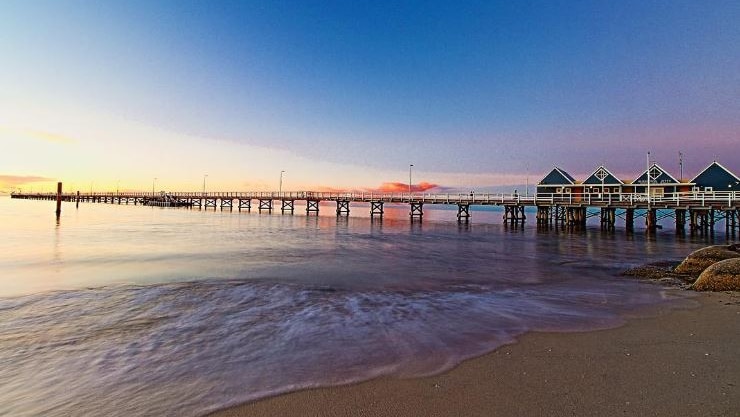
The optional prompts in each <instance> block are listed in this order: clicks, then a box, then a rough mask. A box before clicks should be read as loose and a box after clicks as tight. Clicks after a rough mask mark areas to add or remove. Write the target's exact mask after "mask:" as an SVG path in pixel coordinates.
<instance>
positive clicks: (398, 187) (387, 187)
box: [368, 182, 440, 193]
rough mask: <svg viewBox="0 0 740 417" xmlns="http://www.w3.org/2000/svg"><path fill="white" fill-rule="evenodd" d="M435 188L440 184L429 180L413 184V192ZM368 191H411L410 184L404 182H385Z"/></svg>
mask: <svg viewBox="0 0 740 417" xmlns="http://www.w3.org/2000/svg"><path fill="white" fill-rule="evenodd" d="M435 188H440V185H438V184H432V183H428V182H420V183H418V184H412V185H411V191H412V192H423V191H429V190H432V189H435ZM368 191H377V192H381V193H402V192H408V191H409V185H408V184H404V183H402V182H384V183H383V184H381V185H380V187H378V188H376V189H373V190H368Z"/></svg>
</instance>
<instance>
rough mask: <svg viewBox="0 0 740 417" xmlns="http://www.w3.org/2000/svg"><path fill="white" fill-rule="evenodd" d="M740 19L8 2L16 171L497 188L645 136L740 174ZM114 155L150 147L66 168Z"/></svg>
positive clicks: (346, 6) (612, 163) (103, 179)
mask: <svg viewBox="0 0 740 417" xmlns="http://www.w3.org/2000/svg"><path fill="white" fill-rule="evenodd" d="M739 21H740V3H738V2H724V1H713V2H700V1H693V2H691V1H665V2H655V1H613V2H606V1H604V2H592V1H569V2H557V1H547V2H544V1H543V2H526V3H519V2H503V1H502V2H496V1H487V2H464V3H463V4H460V2H434V1H427V2H377V1H373V2H327V1H324V2H310V1H296V2H276V1H270V2H183V1H178V2H163V1H157V2H151V1H127V2H104V3H102V4H90V3H88V2H73V1H69V2H67V1H65V2H34V1H23V2H12V1H10V2H8V1H6V2H3V3H2V4H0V54H2V55H1V56H3V59H2V65H0V110H2V112H0V114H2V115H0V129H4V130H0V134H2V132H3V131H4V132H5V133H4V134H2V136H0V140H3V141H4V142H6V148H8V147H9V148H10V149H11V150H13V151H15V152H14V153H15V157H10V156H8V154H7V153H6V154H5V155H6V156H5V157H0V175H7V176H13V175H15V176H39V177H48V178H64V179H67V181H70V180H71V181H76V182H80V183H85V182H87V181H88V178H89V177H92V176H95V177H98V178H99V181H100V183H101V184H102V183H106V184H108V185H110V184H111V183H112V182H113V181H114V180H115V181H124V182H126V183H128V184H130V185H129V186H130V187H134V188H135V187H141V186H142V185H141V184H144V183H147V182H149V181H150V180H149V178H151V177H155V176H159V177H163V178H164V177H166V176H168V175H169V176H170V177H171V186H172V187H175V186H188V184H191V183H198V181H196V179H197V178H201V177H202V175H203V173H205V172H208V173H209V178H211V179H212V182H213V186H214V187H216V186H219V185H220V186H221V187H224V188H234V187H236V188H239V189H244V188H245V187H257V188H267V189H269V188H274V187H272V182H274V178H273V177H275V175H276V173H279V171H280V170H281V169H285V170H286V171H287V172H288V174H291V177H289V178H290V179H291V180H292V181H294V183H293V185H294V186H295V187H300V188H310V187H313V188H316V187H322V186H323V187H329V188H363V187H366V188H369V187H374V186H377V185H379V184H380V183H381V182H390V181H398V182H403V181H405V180H404V178H407V169H408V164H410V163H413V164H414V165H415V168H416V169H417V170H418V177H419V181H421V180H424V181H428V182H431V183H436V184H441V185H443V186H446V187H453V188H454V187H461V188H469V187H479V188H480V187H486V186H493V185H504V184H516V183H521V182H522V179H523V176H524V175H525V172H527V171H529V172H531V173H532V176H533V177H537V176H538V175H540V174H544V173H545V172H546V171H547V170H549V168H550V167H552V166H553V165H558V166H562V167H565V168H566V169H568V170H569V171H571V173H573V174H574V175H578V174H588V173H589V172H590V171H592V170H593V168H595V166H597V165H598V164H601V163H606V165H607V166H608V167H610V169H611V170H612V171H614V172H615V173H618V174H623V175H626V176H630V175H633V176H636V174H638V173H639V172H638V171H639V170H640V169H642V167H643V166H644V160H645V156H644V155H645V152H647V151H648V150H651V151H652V152H653V154H654V155H655V156H656V159H657V160H658V162H659V163H662V164H663V165H664V166H665V167H666V168H668V169H673V168H674V166H677V154H678V151H679V150H680V151H683V152H684V154H685V155H686V158H685V159H686V166H687V171H688V172H694V171H696V170H699V169H701V168H703V167H704V166H706V165H707V164H708V163H709V162H711V160H712V159H714V158H715V157H717V158H718V159H719V160H720V161H721V162H722V163H723V164H724V165H725V166H727V167H728V168H730V169H734V170H736V171H740V152H737V147H738V146H737V144H738V143H740V140H738V132H740V116H739V115H740V48H738V46H737V45H740V25H738V24H737V22H739ZM29 132H36V133H38V132H42V133H43V134H46V135H58V136H62V137H66V138H69V139H70V140H69V141H68V143H67V144H66V145H62V144H60V142H59V141H52V142H51V143H47V142H49V141H39V140H36V141H34V139H30V140H31V142H32V143H34V145H33V146H28V145H27V141H26V139H24V137H28V136H34V135H33V134H29ZM38 136H39V135H36V138H37V139H38ZM43 146H48V147H50V148H49V150H47V151H45V152H46V153H45V155H47V157H44V158H41V159H42V161H41V162H39V163H37V164H33V163H28V164H25V165H24V163H23V162H22V161H24V160H27V159H28V156H29V155H28V153H29V152H30V151H31V150H33V151H34V152H38V151H39V149H38V148H39V147H43ZM188 148H189V149H190V151H188ZM106 149H109V150H113V151H115V153H116V154H117V155H119V156H120V155H126V156H128V158H129V159H128V160H127V159H124V158H123V156H120V161H117V163H116V164H115V165H124V164H127V163H128V164H132V162H131V160H130V158H131V156H132V155H137V154H140V153H144V154H146V155H149V156H150V157H142V158H135V159H136V160H135V161H134V162H135V163H134V165H135V167H134V168H135V169H131V170H125V169H121V168H118V169H111V168H110V166H107V167H106V165H105V164H96V163H83V164H81V165H77V166H75V167H74V169H70V168H65V166H63V165H59V164H56V163H54V162H53V158H54V156H56V155H59V154H60V153H69V154H70V155H86V156H87V155H89V158H91V159H96V158H100V157H101V154H105V153H106V152H107V151H106ZM153 151H156V153H157V156H153V157H152V156H151V154H152V152H153ZM163 155H165V156H163ZM166 155H177V158H174V157H173V158H168V157H167V156H166ZM235 155H241V156H242V157H243V158H242V159H239V158H236V157H235ZM255 159H259V161H255ZM178 161H184V162H180V163H178ZM224 161H228V164H229V165H237V167H230V168H229V169H226V168H225V167H224V166H223V165H224ZM194 164H196V165H197V166H193V165H194ZM182 165H188V166H189V168H186V167H183V166H182ZM3 166H4V167H3ZM106 170H107V171H106ZM162 171H164V173H163V172H162ZM211 173H213V174H211ZM286 175H287V174H286ZM122 177H123V178H122ZM183 177H187V178H189V179H187V180H184V179H182V180H181V179H180V178H183ZM406 181H407V179H406Z"/></svg>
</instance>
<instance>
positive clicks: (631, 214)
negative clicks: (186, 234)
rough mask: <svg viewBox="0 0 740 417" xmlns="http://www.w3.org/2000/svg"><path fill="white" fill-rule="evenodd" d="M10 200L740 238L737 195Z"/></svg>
mask: <svg viewBox="0 0 740 417" xmlns="http://www.w3.org/2000/svg"><path fill="white" fill-rule="evenodd" d="M11 197H12V198H15V199H29V200H57V199H58V198H59V199H61V201H67V202H76V203H78V204H79V203H80V202H84V203H107V204H128V205H155V206H165V207H191V208H193V207H198V208H202V209H210V208H212V209H214V210H215V209H217V208H220V209H221V210H233V209H234V208H236V209H237V210H240V211H241V210H251V209H252V207H253V202H257V204H256V208H257V210H259V211H268V212H272V211H273V210H275V209H276V207H279V208H280V211H281V212H282V213H289V214H292V213H293V212H294V210H295V203H296V201H299V202H301V201H302V202H304V203H305V207H306V208H305V210H306V214H307V215H314V214H318V213H319V209H320V203H322V202H324V203H325V202H333V203H335V204H336V215H337V216H348V215H349V213H350V207H351V205H352V204H353V203H366V204H369V206H370V210H369V215H370V216H371V217H380V218H382V217H383V215H384V212H385V211H384V205H385V204H396V205H408V207H409V218H410V219H411V220H412V221H418V220H421V219H422V218H423V216H424V206H425V205H430V204H431V205H451V206H456V208H457V219H458V221H461V222H467V221H469V220H470V219H471V218H472V213H471V207H473V206H501V207H503V208H504V214H503V220H504V223H505V224H507V225H523V224H524V223H525V221H526V220H527V216H526V214H525V209H526V208H527V207H530V208H535V209H536V215H535V219H536V222H537V225H538V226H543V227H550V226H570V227H583V226H585V225H586V221H587V220H588V219H589V218H591V217H596V216H598V217H599V219H600V223H601V226H602V227H603V228H605V229H613V228H614V227H615V225H616V222H617V219H621V220H623V221H624V223H625V227H626V228H627V230H633V229H634V222H635V219H636V218H644V220H645V225H646V227H647V229H648V230H654V229H656V228H657V227H659V226H658V222H659V221H660V220H662V219H665V218H668V217H670V218H673V219H674V221H675V226H676V230H679V231H680V230H684V229H685V228H686V227H687V226H688V228H689V229H690V230H691V231H692V232H695V231H696V232H710V231H714V230H715V227H716V225H717V224H718V223H720V222H723V223H724V226H725V231H726V232H727V233H732V234H735V233H736V232H737V231H738V230H740V211H739V209H740V192H736V191H733V192H680V193H666V194H663V195H660V196H656V195H653V196H651V197H650V198H649V199H648V195H647V194H644V193H581V194H560V193H558V194H555V193H553V194H544V193H537V194H535V195H531V196H522V195H520V194H489V193H482V194H478V193H469V194H426V193H410V194H409V193H357V192H348V193H335V192H331V193H330V192H313V191H298V192H209V193H202V192H172V193H169V192H168V193H165V192H160V193H150V192H122V193H113V192H110V193H80V192H75V193H62V194H59V195H58V194H56V193H35V194H29V193H13V194H11Z"/></svg>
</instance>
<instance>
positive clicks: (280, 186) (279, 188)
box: [278, 170, 285, 194]
mask: <svg viewBox="0 0 740 417" xmlns="http://www.w3.org/2000/svg"><path fill="white" fill-rule="evenodd" d="M284 172H285V171H284V170H283V171H280V185H279V186H278V194H281V193H282V192H283V173H284Z"/></svg>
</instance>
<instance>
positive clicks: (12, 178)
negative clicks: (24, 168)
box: [0, 175, 55, 188]
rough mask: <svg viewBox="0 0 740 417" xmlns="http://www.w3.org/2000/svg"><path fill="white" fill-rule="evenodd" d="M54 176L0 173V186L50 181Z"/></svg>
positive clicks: (6, 186) (16, 185)
mask: <svg viewBox="0 0 740 417" xmlns="http://www.w3.org/2000/svg"><path fill="white" fill-rule="evenodd" d="M51 181H55V179H54V178H47V177H39V176H36V175H25V176H23V175H0V187H4V188H8V187H10V188H12V187H18V186H21V185H26V184H31V183H36V182H51Z"/></svg>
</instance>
